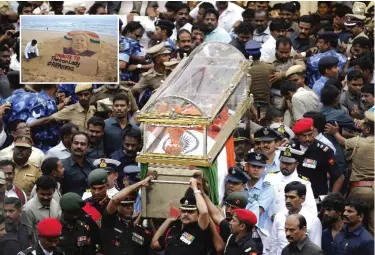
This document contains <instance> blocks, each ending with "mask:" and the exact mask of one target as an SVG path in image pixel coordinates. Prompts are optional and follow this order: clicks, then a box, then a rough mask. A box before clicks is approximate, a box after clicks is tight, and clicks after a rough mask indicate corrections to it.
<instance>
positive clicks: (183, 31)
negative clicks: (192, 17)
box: [177, 29, 193, 42]
mask: <svg viewBox="0 0 375 255" xmlns="http://www.w3.org/2000/svg"><path fill="white" fill-rule="evenodd" d="M185 33H186V34H189V35H190V37H193V36H192V34H191V33H190V32H189V31H188V30H186V29H180V30H178V32H177V42H178V41H180V36H181V35H182V34H185Z"/></svg>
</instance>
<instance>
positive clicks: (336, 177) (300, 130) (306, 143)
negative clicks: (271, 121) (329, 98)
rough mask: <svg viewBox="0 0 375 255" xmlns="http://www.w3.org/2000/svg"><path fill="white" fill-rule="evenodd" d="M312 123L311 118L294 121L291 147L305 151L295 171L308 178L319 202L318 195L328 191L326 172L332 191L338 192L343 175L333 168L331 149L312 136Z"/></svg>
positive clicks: (333, 161) (333, 160)
mask: <svg viewBox="0 0 375 255" xmlns="http://www.w3.org/2000/svg"><path fill="white" fill-rule="evenodd" d="M313 124H314V121H313V119H311V118H303V119H300V120H299V121H297V122H296V124H295V125H294V127H293V132H294V133H295V135H296V138H295V139H293V142H294V144H292V147H293V148H294V149H297V150H302V151H304V152H305V153H304V155H303V156H302V157H301V158H300V160H299V164H298V166H297V171H298V174H300V175H302V176H304V177H306V178H308V179H309V180H310V182H311V188H312V190H313V192H314V197H315V199H316V202H319V200H318V197H319V196H321V195H326V194H327V193H328V185H326V183H327V182H328V179H327V174H329V175H330V178H331V181H332V183H333V187H332V192H340V190H341V186H342V183H343V181H344V176H343V174H342V173H338V172H337V170H336V168H335V158H334V156H335V155H334V152H333V150H332V149H331V148H329V147H328V146H327V145H326V144H324V143H322V142H319V141H317V140H316V139H315V138H314V132H313Z"/></svg>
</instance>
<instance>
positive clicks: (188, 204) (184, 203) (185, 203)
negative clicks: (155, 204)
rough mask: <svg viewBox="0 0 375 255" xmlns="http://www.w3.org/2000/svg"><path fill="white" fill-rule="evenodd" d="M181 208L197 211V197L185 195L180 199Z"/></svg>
mask: <svg viewBox="0 0 375 255" xmlns="http://www.w3.org/2000/svg"><path fill="white" fill-rule="evenodd" d="M180 204H181V206H180V209H181V210H186V211H195V210H197V209H198V208H197V201H196V200H195V197H190V196H185V197H183V198H181V200H180Z"/></svg>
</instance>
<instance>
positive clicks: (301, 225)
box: [296, 214, 307, 229]
mask: <svg viewBox="0 0 375 255" xmlns="http://www.w3.org/2000/svg"><path fill="white" fill-rule="evenodd" d="M296 217H297V219H298V222H299V223H298V227H299V229H303V228H306V227H307V222H306V218H305V217H304V216H303V215H302V214H296Z"/></svg>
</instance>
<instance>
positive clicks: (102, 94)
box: [90, 84, 138, 114]
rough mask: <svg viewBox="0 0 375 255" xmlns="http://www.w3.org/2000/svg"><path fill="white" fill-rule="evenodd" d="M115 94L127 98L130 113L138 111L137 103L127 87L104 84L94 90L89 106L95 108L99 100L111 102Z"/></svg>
mask: <svg viewBox="0 0 375 255" xmlns="http://www.w3.org/2000/svg"><path fill="white" fill-rule="evenodd" d="M117 94H126V95H127V96H128V97H129V102H130V111H129V112H130V113H131V114H133V113H135V112H136V111H137V110H138V105H137V102H136V101H135V99H134V97H133V93H132V92H131V90H130V89H129V88H128V87H125V86H124V85H119V84H105V85H103V86H101V87H100V88H98V89H95V90H94V94H93V95H92V97H91V98H90V104H91V105H95V106H97V102H98V101H99V100H102V99H105V98H109V99H110V100H111V101H112V99H113V97H114V96H115V95H117Z"/></svg>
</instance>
